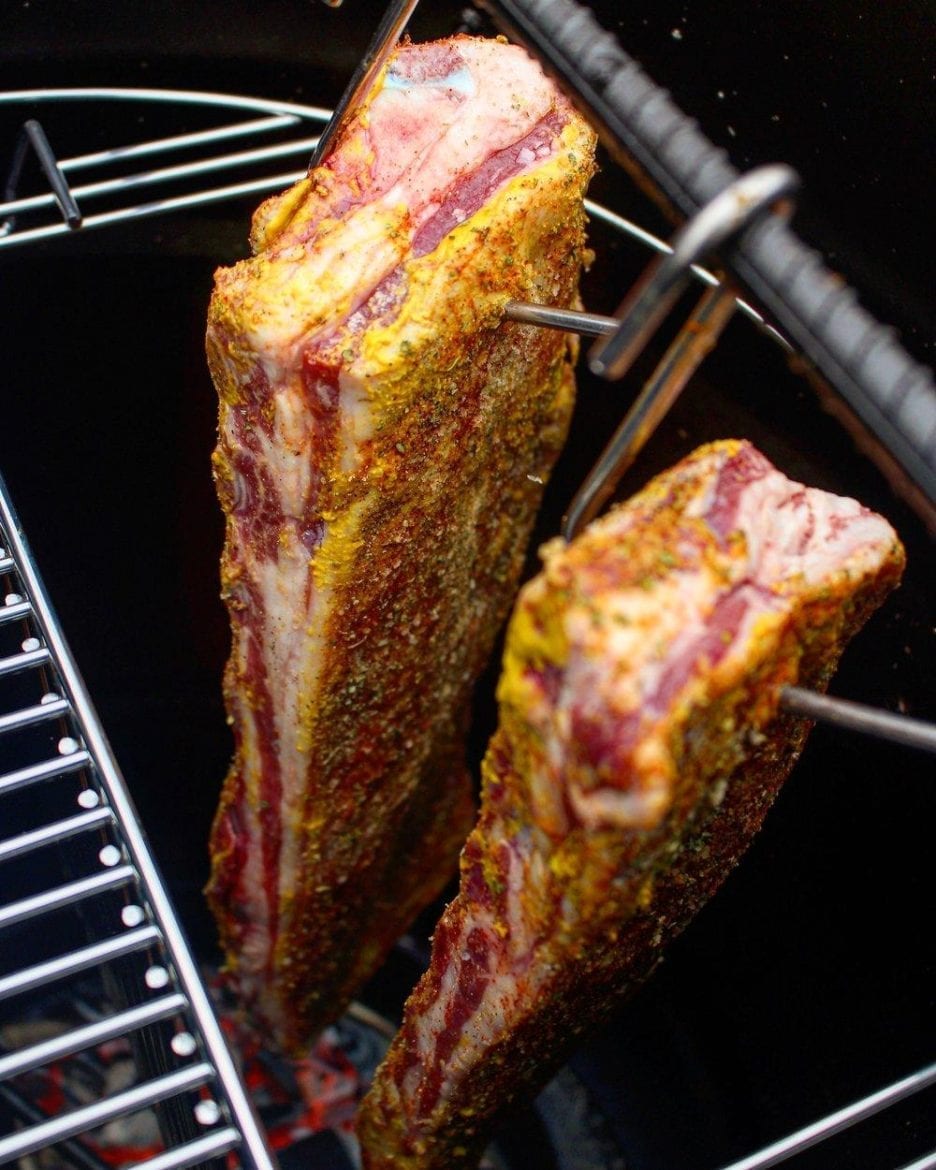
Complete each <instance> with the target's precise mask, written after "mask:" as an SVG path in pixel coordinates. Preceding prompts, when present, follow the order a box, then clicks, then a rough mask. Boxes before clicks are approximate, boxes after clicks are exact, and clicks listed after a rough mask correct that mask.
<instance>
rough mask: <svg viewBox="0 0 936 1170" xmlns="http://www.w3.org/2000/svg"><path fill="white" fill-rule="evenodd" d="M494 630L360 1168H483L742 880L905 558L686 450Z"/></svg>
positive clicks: (850, 512)
mask: <svg viewBox="0 0 936 1170" xmlns="http://www.w3.org/2000/svg"><path fill="white" fill-rule="evenodd" d="M544 562H545V564H544V568H543V570H542V572H541V573H540V574H539V576H538V577H536V578H535V579H534V580H533V581H532V582H531V583H530V584H528V585H527V586H526V587H525V588H524V590H523V591H522V592H521V595H520V599H519V601H518V604H517V607H516V609H515V611H514V615H513V617H512V619H511V623H510V626H509V628H508V639H507V647H506V651H505V658H504V670H503V675H502V678H501V682H500V687H499V692H498V697H499V704H500V724H499V728H498V730H497V732H496V734H495V736H494V738H493V739H492V741H491V745H490V748H489V750H488V753H487V756H486V758H485V761H484V767H483V785H484V787H483V793H482V805H481V814H480V818H479V821H478V824H477V826H476V828H475V829H474V831H473V832H472V834H471V836H470V837H469V839H468V842H467V844H466V847H465V850H464V852H463V855H462V860H461V884H460V889H459V893H458V895H457V897H456V898H455V900H454V901H453V902H452V903H451V904H450V905H449V907H448V908H447V909H446V911H445V912H444V914H443V917H442V919H441V921H440V923H439V925H438V928H437V930H436V932H435V936H434V939H433V949H432V957H431V962H430V966H429V969H428V971H427V972H426V974H425V975H424V976H423V978H422V980H421V981H420V983H419V984H418V986H417V988H416V990H415V991H414V993H413V994H412V996H411V997H410V1000H409V1002H408V1004H407V1006H406V1010H405V1015H404V1020H403V1024H402V1027H401V1029H400V1031H399V1033H398V1035H397V1037H396V1039H395V1041H394V1042H393V1044H392V1046H391V1048H390V1051H389V1053H388V1055H387V1058H386V1060H385V1061H384V1063H383V1065H382V1066H381V1068H380V1069H379V1070H378V1073H377V1076H376V1079H375V1082H374V1085H373V1087H372V1089H371V1091H370V1094H369V1095H368V1097H366V1098H365V1101H364V1102H363V1105H362V1108H361V1111H360V1115H359V1120H358V1135H359V1137H360V1140H361V1142H362V1146H363V1151H364V1164H365V1166H366V1167H367V1168H368V1170H389V1168H390V1167H393V1170H442V1168H443V1167H445V1168H446V1170H452V1168H453V1167H458V1166H464V1167H470V1166H474V1165H476V1163H477V1161H478V1158H479V1156H480V1154H481V1152H482V1151H483V1148H484V1146H485V1144H486V1143H487V1141H488V1140H489V1138H490V1136H491V1133H492V1129H493V1128H494V1126H495V1124H496V1122H497V1120H498V1118H499V1117H500V1116H501V1115H502V1114H503V1111H504V1110H505V1109H506V1108H507V1107H508V1106H509V1104H510V1103H511V1102H512V1101H513V1100H514V1099H515V1098H516V1097H517V1096H518V1094H523V1095H527V1094H529V1095H532V1094H533V1093H534V1092H535V1090H536V1089H537V1088H538V1087H539V1086H540V1085H542V1084H544V1083H545V1081H546V1080H547V1079H548V1078H549V1076H550V1075H551V1074H552V1073H553V1072H554V1071H555V1069H556V1067H557V1066H558V1064H559V1063H560V1062H561V1061H562V1060H563V1059H564V1058H565V1057H566V1056H567V1055H568V1054H569V1052H570V1050H571V1047H572V1045H573V1044H574V1042H575V1039H576V1037H578V1036H579V1035H580V1034H581V1033H582V1031H583V1030H584V1029H586V1028H591V1027H594V1026H595V1025H596V1024H597V1023H599V1022H600V1021H601V1020H602V1019H603V1018H605V1017H606V1016H607V1015H608V1014H609V1013H610V1012H611V1011H612V1010H613V1008H614V1007H615V1006H616V1005H617V1004H618V1003H619V1002H620V999H621V997H622V996H624V995H626V994H627V993H628V992H629V991H631V990H632V989H633V988H634V987H635V986H636V985H637V984H638V983H639V982H640V981H641V980H642V979H644V978H645V977H646V975H647V974H648V973H649V972H650V971H651V970H652V969H653V967H654V966H655V965H656V963H657V962H658V961H659V959H660V956H661V952H662V949H663V948H664V946H665V945H666V943H667V942H668V941H669V940H670V939H672V938H673V937H674V935H676V934H677V933H678V932H679V931H680V930H681V929H682V927H683V926H684V925H685V924H686V923H687V921H688V920H689V919H690V918H691V917H692V915H693V914H695V912H696V911H697V910H698V909H699V908H700V907H701V906H702V905H703V904H704V902H705V901H706V900H707V899H708V898H709V897H710V896H711V895H712V894H713V893H714V892H715V890H716V889H717V887H718V886H719V885H720V884H721V882H722V881H723V879H724V878H725V877H726V876H727V874H728V872H729V871H730V870H731V868H732V866H733V865H734V864H735V863H736V861H737V860H738V858H739V857H740V855H741V854H742V852H743V851H744V849H745V848H746V847H747V845H748V844H749V842H750V840H751V838H752V836H753V835H754V834H755V832H756V831H757V829H758V828H759V826H760V824H761V822H762V820H763V817H764V815H765V813H766V811H767V809H768V807H769V805H770V803H771V802H772V800H773V798H774V796H775V795H776V793H777V791H778V789H779V787H780V785H781V784H782V782H783V780H784V778H785V777H786V775H787V773H788V772H789V770H790V768H791V766H792V765H793V763H794V761H795V759H796V757H797V755H798V753H799V751H800V749H801V747H802V745H803V742H804V739H805V736H806V734H807V725H806V724H805V723H804V722H803V721H798V720H795V719H793V718H791V717H789V716H787V715H785V714H783V713H782V712H781V711H780V710H779V707H778V695H779V691H780V689H781V687H782V686H784V685H785V684H797V683H799V684H802V685H805V686H807V687H813V688H819V689H822V688H824V687H825V685H826V683H827V681H828V679H829V677H830V675H831V673H832V671H833V669H834V667H835V665H836V662H837V660H838V658H839V656H840V653H841V651H842V650H843V648H844V645H845V643H846V642H847V640H848V638H849V637H850V636H851V635H852V634H853V633H854V632H855V631H856V630H857V629H858V628H859V627H860V626H861V625H862V623H863V622H864V621H865V619H866V618H867V617H868V615H869V614H870V612H871V611H872V610H873V609H874V608H875V607H876V606H877V605H878V604H879V603H880V601H881V600H882V599H883V597H884V596H885V595H886V593H887V592H888V591H889V590H890V589H891V588H892V587H893V586H894V585H895V584H896V582H897V581H898V579H899V577H900V573H901V570H902V567H903V550H902V548H901V546H900V544H899V542H898V541H897V538H896V537H895V535H894V532H893V530H892V529H891V527H890V526H889V525H888V524H887V522H886V521H884V520H883V519H881V518H880V517H879V516H876V515H874V514H872V513H870V512H869V511H867V510H866V509H865V508H863V507H862V506H861V505H860V504H858V503H856V502H855V501H853V500H849V499H843V498H840V497H837V496H834V495H831V494H829V493H826V492H822V491H817V490H814V489H809V488H804V487H802V486H801V485H799V484H796V483H792V482H791V481H789V480H788V479H786V478H785V477H784V476H783V475H782V474H781V473H780V472H778V471H777V470H775V469H774V468H773V467H772V466H771V465H770V464H769V463H768V461H767V460H766V459H765V458H764V456H763V455H761V454H760V453H759V452H758V451H756V450H755V449H754V448H753V447H752V446H751V445H750V444H748V443H745V442H737V441H725V442H721V443H716V444H711V445H709V446H707V447H703V448H700V449H699V450H698V451H697V452H695V453H694V454H693V455H691V456H690V457H688V458H687V459H686V460H684V461H683V462H682V463H681V464H679V465H677V466H676V467H675V468H674V469H672V470H671V471H669V472H667V473H665V474H663V475H661V476H659V477H658V478H657V479H655V480H654V481H653V482H652V483H651V484H650V485H649V486H648V487H647V488H646V489H645V490H644V491H643V492H641V493H640V494H638V495H637V496H636V497H634V499H632V500H631V501H630V502H629V503H627V504H626V505H624V506H621V507H619V508H617V509H615V510H614V511H612V512H611V513H610V514H608V515H607V516H606V517H604V518H602V519H600V520H598V521H596V522H595V523H593V524H592V525H591V526H590V527H589V528H588V529H587V530H586V531H585V532H584V533H583V534H582V535H581V536H580V537H579V538H578V539H576V540H575V541H574V542H573V543H572V544H571V545H568V546H566V545H563V544H561V543H560V542H558V541H555V542H552V543H550V544H548V545H547V546H546V547H545V549H544Z"/></svg>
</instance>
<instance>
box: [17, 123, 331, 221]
mask: <svg viewBox="0 0 936 1170" xmlns="http://www.w3.org/2000/svg"><path fill="white" fill-rule="evenodd" d="M317 142H318V135H314V136H313V137H310V138H300V139H297V140H296V141H294V142H283V143H278V144H277V145H276V146H261V147H257V148H256V149H254V150H242V151H236V152H234V153H231V154H223V155H218V156H216V157H214V158H207V159H199V160H198V161H197V162H189V163H178V164H177V165H175V166H171V167H160V168H158V169H157V170H151V171H140V172H139V173H138V174H135V175H120V176H117V177H115V178H112V179H101V180H99V181H98V182H96V183H84V184H81V185H79V186H76V187H72V194H73V195H74V196H75V198H76V199H82V200H87V199H93V198H96V197H97V196H100V195H116V194H120V193H121V192H124V191H134V190H137V189H138V188H141V187H152V186H156V185H157V184H159V183H169V182H173V181H175V180H178V179H190V178H197V177H199V176H201V175H207V174H212V173H214V172H217V171H224V170H232V169H235V168H237V167H244V166H249V165H250V164H252V163H258V162H270V161H272V160H274V159H279V158H288V157H289V156H290V155H293V154H301V155H307V154H308V152H309V151H310V150H311V149H312V147H314V146H315V144H316V143H317ZM54 202H55V196H54V195H51V194H48V193H46V194H44V195H30V196H27V197H24V198H23V199H13V200H10V201H9V202H8V203H3V204H0V214H14V213H18V212H22V211H36V210H39V209H41V208H43V207H48V206H50V205H52V204H54Z"/></svg>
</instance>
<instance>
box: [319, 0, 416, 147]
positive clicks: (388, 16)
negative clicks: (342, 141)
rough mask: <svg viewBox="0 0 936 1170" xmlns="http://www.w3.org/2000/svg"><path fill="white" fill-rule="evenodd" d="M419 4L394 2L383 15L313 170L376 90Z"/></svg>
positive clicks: (324, 134) (402, 0) (327, 129)
mask: <svg viewBox="0 0 936 1170" xmlns="http://www.w3.org/2000/svg"><path fill="white" fill-rule="evenodd" d="M418 2H419V0H393V3H392V4H391V5H390V7H389V8H388V9H387V11H386V12H385V13H384V16H383V20H381V22H380V25H379V26H378V28H377V32H376V33H375V34H374V39H373V40H372V41H371V43H370V46H369V47H368V50H367V52H366V53H365V54H364V56H363V57H362V58H361V61H360V63H359V64H358V67H357V69H355V71H354V73H353V74H352V76H351V81H350V82H349V83H348V88H347V89H346V90H345V91H344V93H343V94H342V95H341V100H340V101H339V102H338V105H337V106H335V112H334V113H333V114H332V116H331V121H330V122H329V123H328V125H327V126H326V127H325V129H324V131H323V132H322V135H321V137H320V138H319V140H318V145H317V146H316V147H315V150H314V151H313V152H312V158H311V160H310V163H309V166H310V167H317V166H318V165H319V163H320V162H321V161H322V159H323V158H324V157H325V155H326V154H327V153H328V150H329V148H330V147H331V145H332V143H333V142H334V141H335V139H336V138H337V136H338V134H339V132H340V131H341V129H342V128H343V127H344V125H345V124H346V122H348V121H349V120H350V119H351V118H352V117H353V116H354V114H355V113H356V111H357V109H358V107H359V106H360V105H361V104H362V103H363V101H364V100H365V98H366V97H367V95H368V94H369V93H370V91H371V89H372V88H373V85H374V81H375V80H376V77H377V74H378V73H379V72H380V70H381V69H382V68H383V67H384V64H385V62H386V60H387V58H388V57H389V56H390V54H391V53H392V52H393V50H394V49H395V48H396V46H397V43H398V41H399V39H400V36H401V34H402V32H403V29H404V28H405V27H406V22H407V21H408V20H409V18H410V17H411V16H412V14H413V9H414V8H415V7H416V5H417V3H418Z"/></svg>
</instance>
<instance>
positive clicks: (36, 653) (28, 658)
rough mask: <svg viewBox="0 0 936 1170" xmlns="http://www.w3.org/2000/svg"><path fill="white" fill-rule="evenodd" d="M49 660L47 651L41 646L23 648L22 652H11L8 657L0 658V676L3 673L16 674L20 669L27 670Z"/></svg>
mask: <svg viewBox="0 0 936 1170" xmlns="http://www.w3.org/2000/svg"><path fill="white" fill-rule="evenodd" d="M48 661H49V651H48V650H46V649H45V647H43V648H42V649H40V650H24V651H23V653H22V654H11V655H10V656H9V657H8V658H0V677H2V676H3V675H5V674H17V673H18V672H19V671H21V670H29V669H30V667H33V666H41V665H42V664H43V663H45V662H48Z"/></svg>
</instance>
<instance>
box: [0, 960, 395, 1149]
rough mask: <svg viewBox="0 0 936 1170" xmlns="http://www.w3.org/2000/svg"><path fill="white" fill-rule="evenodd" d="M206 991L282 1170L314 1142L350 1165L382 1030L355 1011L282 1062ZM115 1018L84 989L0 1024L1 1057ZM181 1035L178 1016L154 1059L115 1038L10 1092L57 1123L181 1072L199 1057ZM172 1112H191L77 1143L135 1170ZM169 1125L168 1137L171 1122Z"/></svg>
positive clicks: (17, 1083)
mask: <svg viewBox="0 0 936 1170" xmlns="http://www.w3.org/2000/svg"><path fill="white" fill-rule="evenodd" d="M208 986H209V989H210V991H211V993H212V996H213V998H214V1000H215V1007H216V1010H217V1012H218V1016H219V1019H220V1022H221V1026H222V1029H223V1031H224V1033H225V1035H226V1037H227V1039H228V1042H229V1044H230V1046H231V1048H232V1050H233V1051H234V1053H235V1055H236V1057H237V1059H238V1062H239V1064H240V1066H241V1074H242V1076H243V1079H244V1082H245V1084H246V1086H247V1089H248V1092H249V1094H250V1097H251V1099H252V1101H253V1104H254V1107H255V1109H256V1110H257V1112H258V1114H259V1116H260V1121H261V1123H262V1125H263V1127H264V1129H265V1131H266V1134H267V1139H268V1142H269V1144H270V1147H271V1148H272V1149H273V1150H275V1151H276V1152H277V1154H278V1155H279V1156H280V1158H281V1160H282V1162H283V1165H284V1166H287V1165H288V1164H289V1161H290V1159H289V1158H288V1157H284V1155H288V1153H289V1151H291V1150H294V1149H295V1150H296V1151H297V1152H298V1149H299V1147H300V1146H303V1147H306V1146H307V1145H308V1142H309V1140H310V1139H311V1138H316V1139H317V1140H316V1150H317V1151H318V1152H321V1153H323V1154H324V1153H325V1152H326V1151H327V1150H330V1151H331V1155H330V1156H326V1159H325V1161H324V1162H322V1165H323V1166H326V1167H327V1166H334V1167H336V1168H338V1167H342V1168H343V1167H350V1166H351V1165H353V1163H354V1161H356V1145H355V1142H354V1138H353V1132H352V1119H353V1116H354V1112H355V1110H356V1108H357V1104H358V1101H359V1100H360V1098H361V1096H362V1095H363V1093H364V1092H365V1090H366V1088H367V1086H368V1085H369V1083H370V1079H371V1077H372V1075H373V1072H374V1069H375V1068H376V1066H377V1064H378V1062H379V1061H380V1059H381V1057H382V1056H383V1053H384V1051H385V1050H386V1047H387V1043H388V1038H389V1031H390V1030H389V1027H388V1026H387V1025H386V1024H384V1022H383V1021H382V1020H381V1019H380V1018H379V1017H376V1016H373V1015H372V1014H371V1013H369V1012H368V1011H367V1010H366V1009H362V1008H358V1007H354V1008H352V1010H351V1011H350V1012H349V1013H348V1015H347V1016H345V1017H344V1018H343V1019H342V1020H340V1021H339V1022H338V1023H337V1024H336V1025H335V1026H334V1027H331V1028H329V1029H327V1030H326V1031H325V1032H324V1033H323V1035H322V1036H321V1038H320V1039H319V1040H318V1042H317V1043H316V1044H315V1046H314V1047H313V1048H312V1049H311V1050H310V1051H309V1053H308V1054H307V1055H306V1056H304V1057H303V1058H301V1059H298V1060H289V1059H286V1058H284V1057H283V1056H281V1055H279V1054H277V1053H274V1052H270V1051H268V1050H265V1049H264V1048H263V1047H262V1046H261V1045H260V1044H259V1043H258V1041H257V1040H256V1038H254V1037H252V1036H250V1035H247V1034H246V1033H245V1032H244V1030H243V1029H242V1028H240V1027H239V1026H238V1024H237V1017H236V1013H235V1011H234V1010H233V1007H232V1005H231V1004H229V1003H228V1001H227V999H226V997H225V995H224V992H223V989H222V987H221V984H220V982H219V980H218V979H217V978H213V977H212V978H209V980H208ZM115 1010H117V1009H116V1008H115V1006H114V1004H113V1003H112V1002H110V1001H109V1000H108V999H107V997H106V996H105V995H104V994H103V993H101V992H100V990H99V989H98V988H97V987H90V988H87V989H85V988H81V989H80V990H79V992H78V993H73V994H72V995H71V996H70V997H68V998H65V997H61V998H56V999H54V1000H52V1001H49V1002H43V1003H41V1004H40V1005H39V1006H38V1007H36V1008H35V1009H34V1010H33V1011H32V1012H30V1013H29V1014H28V1015H27V1016H26V1018H24V1019H19V1020H16V1021H14V1022H10V1023H6V1024H3V1025H0V1049H2V1050H3V1051H9V1052H16V1051H19V1050H21V1049H23V1048H27V1047H30V1046H32V1045H34V1044H38V1043H41V1042H42V1041H44V1040H48V1039H51V1038H53V1037H55V1036H58V1035H62V1034H64V1033H66V1032H69V1031H71V1030H73V1029H75V1028H78V1027H82V1026H84V1025H87V1024H89V1023H94V1022H96V1021H98V1020H102V1019H106V1018H108V1017H109V1016H110V1015H112V1014H113V1013H114V1011H115ZM180 1035H184V1036H188V1035H189V1033H188V1032H187V1031H186V1025H185V1023H184V1021H183V1020H182V1019H181V1018H180V1019H178V1020H176V1021H174V1022H169V1023H168V1024H166V1025H162V1026H160V1030H159V1031H157V1032H155V1036H156V1038H157V1042H158V1048H156V1049H155V1051H154V1045H153V1043H152V1036H151V1039H150V1041H149V1042H148V1043H145V1044H144V1043H140V1042H139V1041H140V1037H139V1035H137V1036H135V1037H130V1036H125V1037H120V1038H118V1039H116V1040H110V1041H107V1042H106V1043H102V1044H99V1045H97V1046H96V1047H94V1048H89V1049H86V1050H85V1051H83V1052H80V1053H77V1054H76V1055H74V1056H70V1057H68V1058H66V1059H62V1060H58V1061H55V1062H53V1063H50V1064H47V1065H44V1066H43V1067H41V1068H39V1069H37V1070H35V1071H32V1072H29V1073H25V1074H23V1075H21V1076H18V1077H16V1078H14V1079H13V1080H11V1081H10V1082H9V1086H10V1088H11V1089H12V1090H13V1092H14V1093H15V1094H16V1096H17V1097H18V1098H20V1099H21V1101H22V1102H23V1103H24V1111H31V1112H33V1113H37V1114H39V1115H40V1117H54V1116H58V1115H60V1114H62V1113H66V1112H68V1111H69V1110H72V1109H76V1108H80V1107H81V1106H83V1105H88V1104H91V1103H93V1102H95V1101H100V1100H103V1099H105V1098H107V1097H109V1096H111V1095H113V1094H115V1093H120V1092H122V1091H124V1090H126V1089H129V1088H132V1087H133V1086H134V1085H135V1084H138V1083H140V1082H142V1081H146V1080H148V1079H151V1078H152V1077H154V1076H158V1075H160V1074H161V1073H163V1072H166V1071H168V1070H169V1069H172V1068H179V1067H184V1064H185V1063H186V1059H185V1058H190V1059H192V1060H198V1059H200V1058H201V1054H200V1053H199V1051H198V1046H197V1045H196V1044H193V1043H183V1044H179V1043H173V1037H174V1036H175V1037H176V1038H177V1037H179V1036H180ZM153 1065H155V1067H153ZM192 1101H193V1102H196V1103H197V1098H196V1097H194V1096H193V1097H192ZM173 1108H175V1109H179V1108H182V1109H183V1110H190V1109H191V1106H190V1105H187V1104H182V1105H180V1104H179V1102H169V1103H167V1104H164V1105H162V1106H159V1107H157V1108H155V1109H145V1110H139V1111H137V1112H134V1113H130V1114H127V1115H124V1116H121V1117H119V1118H117V1119H116V1120H114V1121H112V1122H109V1123H108V1124H107V1125H105V1126H103V1127H101V1128H99V1129H96V1130H94V1131H90V1132H88V1133H85V1134H82V1135H81V1137H80V1138H79V1139H76V1142H75V1144H77V1145H80V1146H81V1147H82V1148H83V1150H85V1151H87V1152H88V1153H89V1154H91V1155H92V1158H93V1159H96V1160H97V1161H98V1162H99V1163H100V1164H101V1165H102V1166H104V1167H111V1166H113V1167H132V1166H133V1165H135V1164H138V1163H141V1162H145V1161H146V1160H147V1159H148V1158H152V1157H153V1156H155V1155H156V1154H158V1153H160V1152H161V1151H162V1150H164V1149H165V1148H166V1145H167V1139H166V1137H165V1133H166V1128H165V1127H166V1120H167V1118H166V1113H167V1110H168V1111H170V1112H171V1110H172V1109H173ZM157 1110H159V1112H157ZM160 1114H162V1116H160ZM185 1120H189V1119H188V1118H186V1119H185ZM169 1122H170V1132H171V1126H172V1119H171V1118H170V1119H169ZM190 1124H191V1123H190ZM177 1127H178V1118H176V1129H177ZM326 1137H327V1140H325V1139H326ZM168 1144H170V1145H171V1139H169V1140H168ZM60 1155H61V1151H59V1150H49V1151H41V1152H40V1153H38V1154H35V1155H33V1156H31V1157H29V1158H28V1159H25V1158H24V1159H22V1160H21V1162H20V1165H21V1167H22V1170H60V1168H61V1166H62V1162H61V1156H60Z"/></svg>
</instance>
